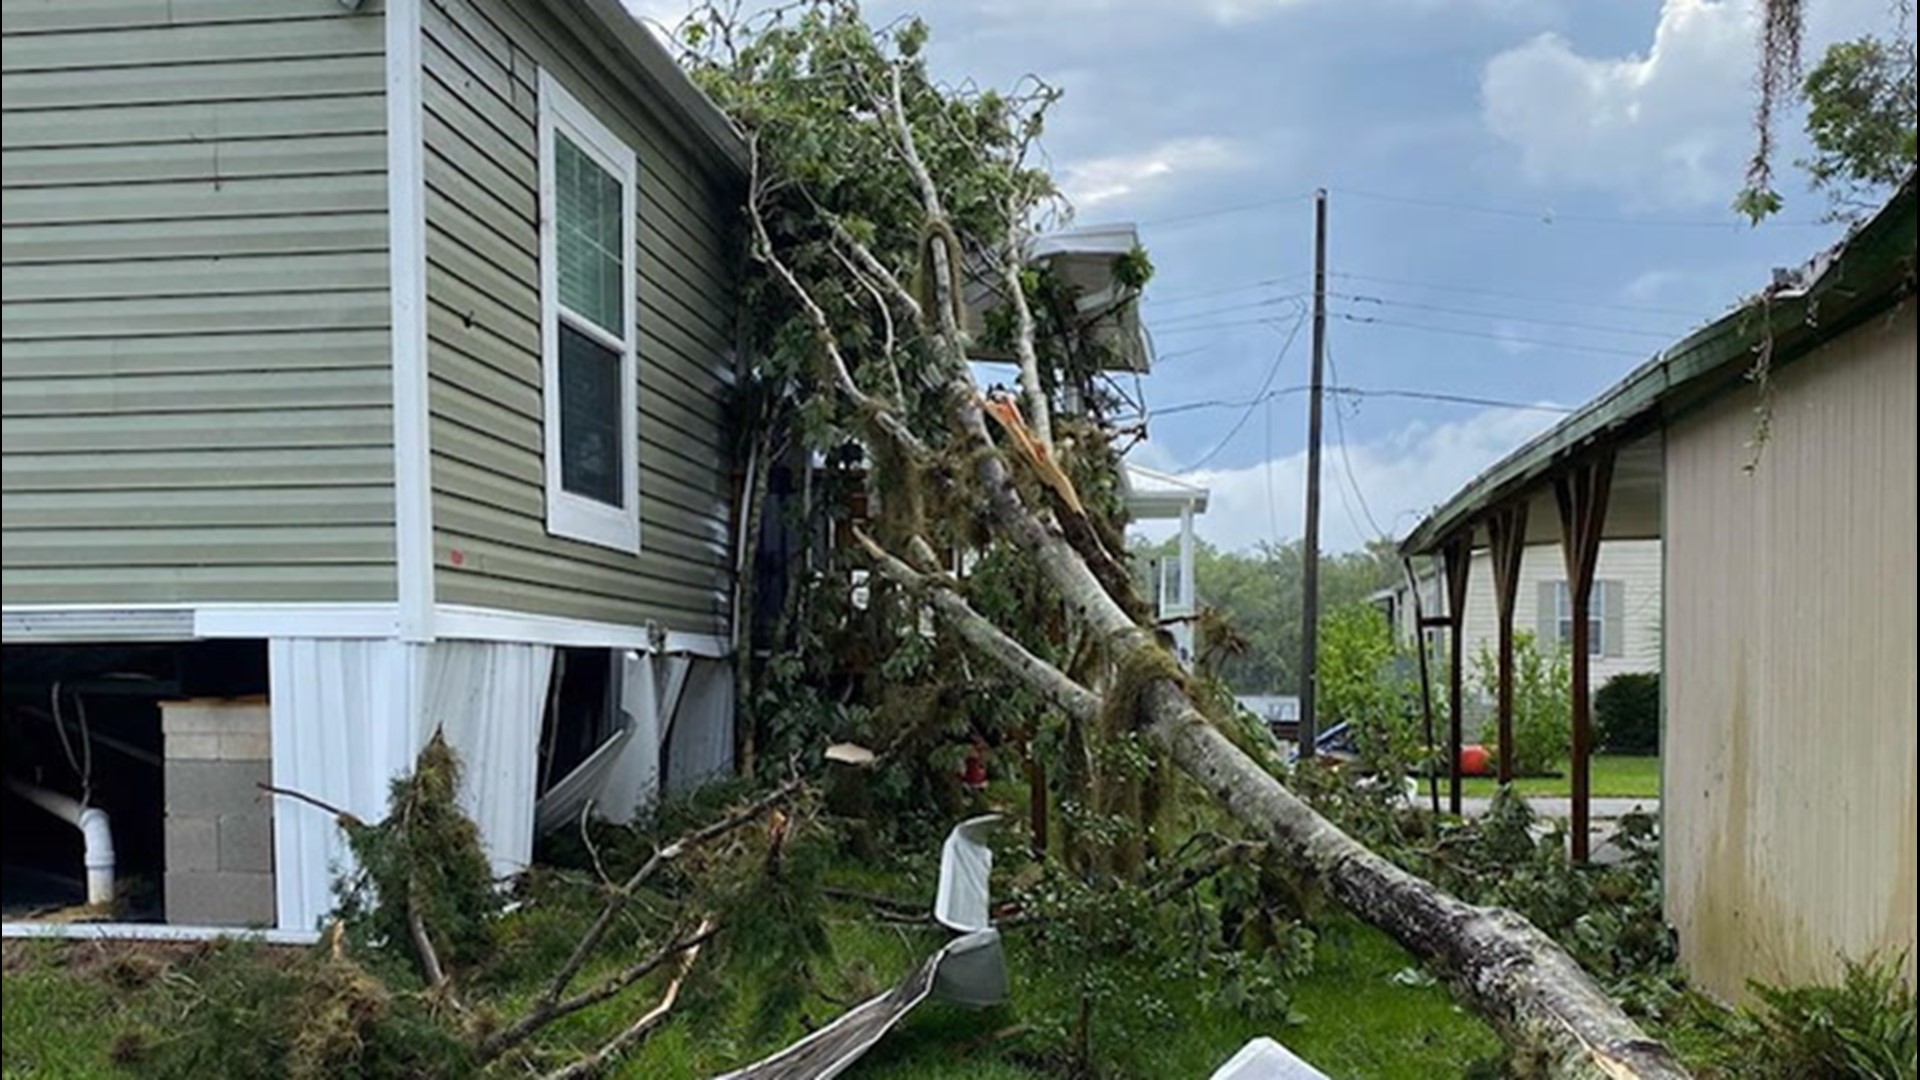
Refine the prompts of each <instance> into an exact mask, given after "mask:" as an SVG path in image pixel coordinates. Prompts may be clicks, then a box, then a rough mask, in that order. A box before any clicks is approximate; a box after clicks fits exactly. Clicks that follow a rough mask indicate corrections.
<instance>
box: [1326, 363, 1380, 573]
mask: <svg viewBox="0 0 1920 1080" xmlns="http://www.w3.org/2000/svg"><path fill="white" fill-rule="evenodd" d="M1327 373H1328V374H1329V375H1332V376H1333V380H1334V382H1336V383H1338V382H1339V381H1340V369H1339V367H1338V366H1337V365H1336V364H1335V363H1334V359H1333V342H1332V341H1331V340H1329V341H1328V342H1327ZM1353 400H1355V401H1359V400H1360V399H1359V398H1357V397H1356V398H1354V399H1353ZM1333 428H1334V432H1335V435H1334V442H1335V444H1336V445H1337V446H1338V447H1339V449H1340V463H1341V465H1342V467H1344V468H1345V470H1346V473H1347V483H1348V484H1349V485H1350V486H1352V488H1353V497H1354V499H1356V500H1357V501H1358V502H1359V503H1360V512H1361V513H1362V514H1365V515H1366V518H1367V524H1369V525H1371V526H1373V535H1374V536H1375V537H1376V538H1380V539H1385V538H1386V535H1387V530H1385V529H1383V528H1381V527H1380V522H1379V520H1378V519H1376V518H1375V517H1374V516H1373V508H1372V507H1370V506H1368V505H1367V496H1366V493H1365V492H1362V491H1361V490H1360V478H1359V477H1357V476H1355V475H1354V473H1353V457H1352V455H1351V454H1349V453H1348V451H1347V420H1346V414H1345V413H1344V412H1343V411H1342V410H1341V403H1340V397H1339V395H1338V394H1336V395H1335V397H1334V400H1333ZM1354 526H1355V527H1354V531H1355V532H1359V531H1360V529H1359V522H1354Z"/></svg>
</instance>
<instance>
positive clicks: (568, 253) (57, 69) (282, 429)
mask: <svg viewBox="0 0 1920 1080" xmlns="http://www.w3.org/2000/svg"><path fill="white" fill-rule="evenodd" d="M0 30H3V32H4V34H3V42H4V76H3V79H4V93H5V101H4V143H3V148H4V155H3V160H4V178H3V179H4V245H3V248H4V251H3V253H0V254H3V262H4V276H5V281H4V285H5V288H4V308H3V311H4V364H5V367H4V424H3V425H0V431H4V440H5V441H4V487H3V488H0V491H3V492H4V498H3V499H0V507H3V508H4V532H3V534H0V538H3V540H4V575H3V580H4V594H3V599H4V632H5V650H6V652H5V671H4V682H5V701H6V713H5V720H4V728H3V729H0V730H4V733H5V739H6V768H7V776H8V788H9V791H10V792H11V794H10V795H9V796H8V798H9V806H8V810H7V818H6V820H7V825H6V832H5V837H6V853H5V854H6V860H7V863H8V867H9V881H10V882H12V881H28V882H33V883H37V886H38V887H36V888H28V889H14V888H12V887H11V886H10V893H11V895H9V896H7V897H6V898H5V900H6V910H7V920H8V922H7V930H8V932H9V933H38V932H49V931H48V930H47V927H48V926H49V923H47V922H36V921H34V920H33V919H31V918H28V917H27V916H29V915H31V914H33V913H35V912H39V911H45V910H48V909H54V910H60V909H62V908H63V906H74V905H70V904H65V901H66V900H67V899H68V898H67V897H65V896H63V895H62V893H61V888H62V883H63V882H65V881H68V880H70V879H73V880H77V879H78V877H79V868H80V866H81V865H82V862H83V861H84V863H85V865H86V866H87V867H89V868H92V867H93V866H94V863H95V862H97V861H99V860H98V859H97V858H96V855H95V853H93V849H92V847H88V848H87V851H86V853H85V854H84V860H83V853H82V851H81V847H82V844H83V831H82V830H80V829H78V828H69V826H70V825H73V824H75V823H74V822H72V821H71V820H69V821H68V822H67V823H63V822H62V820H61V819H62V818H63V817H64V818H68V819H72V818H74V816H75V815H74V813H71V812H68V811H69V810H70V809H71V808H67V809H61V808H63V807H67V803H63V802H60V800H61V799H66V800H68V801H69V802H77V804H78V805H79V806H80V808H81V812H82V813H84V812H86V811H94V810H97V811H100V812H102V813H104V814H106V815H108V816H109V817H110V818H111V821H112V829H111V835H112V836H113V838H114V841H115V842H114V844H113V845H112V847H113V850H114V852H115V854H114V855H113V856H108V858H109V859H110V860H113V859H117V861H118V863H119V864H120V865H119V869H120V871H121V872H120V874H119V880H120V885H119V886H118V887H117V895H116V897H115V899H114V900H113V901H112V902H111V903H107V904H105V905H101V904H98V903H96V904H95V905H94V906H95V907H96V908H99V909H100V910H98V911H96V912H95V913H94V914H95V916H96V917H97V918H98V919H99V920H101V922H99V923H95V924H92V925H95V926H99V925H102V923H104V925H105V927H106V928H107V929H106V931H102V932H138V930H137V928H138V927H139V926H147V925H151V924H155V923H160V922H165V923H170V924H174V925H175V926H183V925H190V926H213V925H252V926H257V927H266V928H273V929H275V930H276V931H277V932H280V933H288V934H303V933H308V932H311V931H312V930H313V929H314V927H315V926H316V924H317V920H318V919H319V918H320V917H321V916H322V915H323V914H324V912H325V911H326V910H327V908H328V906H329V894H328V887H329V885H330V879H331V874H332V872H333V867H334V865H335V864H336V863H337V862H338V861H339V860H340V859H341V858H342V854H343V853H342V849H341V846H340V843H339V839H338V837H337V835H336V831H335V829H334V828H333V826H332V824H331V822H330V821H329V820H328V819H327V817H326V815H325V814H322V813H319V812H317V811H314V810H312V809H311V808H310V807H304V806H302V805H300V804H297V803H289V802H286V801H274V800H269V799H267V798H266V797H265V796H264V795H262V794H261V793H260V791H259V789H258V788H257V786H255V785H251V784H240V783H238V782H237V781H235V782H231V783H230V782H228V781H232V780H233V778H234V777H237V776H239V775H241V774H240V772H235V771H234V770H242V771H244V770H246V769H251V770H253V771H254V772H256V773H258V779H260V780H269V779H270V780H271V781H272V782H273V783H275V784H278V785H280V786H283V787H288V788H294V789H298V790H301V791H304V792H306V793H308V794H311V795H314V796H317V797H320V798H323V799H326V800H327V801H329V802H333V803H336V804H338V805H341V806H343V807H345V808H347V809H349V810H352V811H354V812H356V813H362V814H371V815H375V816H377V815H378V814H379V813H381V811H382V802H383V799H384V792H385V788H386V784H387V781H388V779H389V778H390V777H391V776H392V775H394V774H395V773H396V772H398V771H401V770H404V769H405V768H406V767H407V766H408V764H409V763H410V762H411V760H412V757H413V755H414V753H415V752H417V750H418V749H419V747H420V746H421V745H422V744H423V743H424V741H425V740H426V739H427V738H429V737H430V736H431V735H432V733H433V732H434V731H435V730H440V731H443V732H445V733H446V735H447V737H448V738H449V740H450V741H451V742H452V743H453V744H454V745H455V747H456V748H457V749H458V750H460V752H461V753H462V755H463V757H464V758H465V761H466V764H467V769H468V782H467V792H466V798H467V801H468V804H469V806H470V808H471V809H472V810H473V812H474V814H475V816H476V819H477V820H478V821H479V823H480V825H481V828H482V832H483V835H484V836H485V838H486V840H487V843H488V847H489V851H490V854H491V855H492V857H493V859H494V861H495V863H496V866H497V868H499V869H500V870H501V871H502V872H511V871H512V870H514V869H517V868H519V867H520V866H523V865H524V864H525V863H526V861H527V859H528V858H529V857H530V854H531V847H532V839H533V836H534V833H535V831H536V828H537V827H539V826H541V825H547V824H552V823H554V822H557V821H560V820H565V819H566V818H567V817H568V816H570V815H577V814H578V813H579V812H580V810H581V809H582V808H583V807H585V806H586V805H587V804H588V802H589V800H591V802H592V805H593V806H594V807H595V808H596V809H597V810H599V811H600V812H602V813H605V814H608V815H610V816H613V817H616V818H624V817H627V816H630V815H631V814H633V813H634V812H636V811H637V810H639V809H642V808H644V806H645V805H646V804H647V802H648V801H650V800H651V799H652V798H654V797H656V796H657V794H658V792H659V791H660V790H661V788H662V787H663V786H673V785H686V784H692V783H696V782H698V781H699V780H700V779H702V778H704V777H706V776H711V775H715V774H718V773H721V772H724V771H726V770H728V769H729V768H730V767H731V752H732V684H731V681H730V679H729V677H728V674H727V671H728V668H727V661H726V656H727V654H728V653H729V652H730V650H731V642H732V637H733V628H732V623H731V611H732V609H733V587H734V574H733V567H734V565H735V553H736V547H737V528H736V522H735V517H734V513H733V489H734V486H735V476H734V462H733V461H731V460H730V440H729V437H728V434H727V422H726V417H725V410H726V401H727V399H728V395H729V387H730V384H731V383H732V381H733V379H734V377H735V370H736V368H735V364H736V358H735V354H734V350H733V330H732V326H733V289H734V283H735V279H736V276H737V273H738V268H739V262H740V260H739V256H738V254H737V252H736V250H735V244H734V237H735V234H736V232H737V230H736V224H737V221H736V216H737V209H736V208H737V207H738V205H739V190H740V187H741V185H742V184H743V181H744V177H743V171H742V163H743V160H744V157H743V151H742V146H741V144H740V142H739V140H738V137H737V135H736V133H735V132H734V130H733V129H732V127H731V126H730V125H729V124H728V123H727V121H726V119H725V118H724V117H723V116H722V115H721V114H720V113H719V112H718V111H717V110H716V109H715V108H714V107H713V106H712V105H711V104H710V103H709V102H708V101H707V100H706V99H705V98H704V96H702V95H701V94H700V92H699V91H698V90H697V89H696V88H695V87H694V86H693V84H692V83H691V82H690V81H688V80H687V78H686V77H685V75H684V74H683V73H682V72H681V70H680V69H679V68H678V67H677V66H676V64H675V63H674V61H673V60H672V58H671V57H670V56H669V55H668V54H667V53H666V52H665V50H664V49H662V48H661V46H660V45H658V44H657V43H656V42H655V40H654V39H653V37H652V36H651V34H650V33H649V32H648V31H646V30H645V28H643V27H642V26H641V25H640V24H639V23H638V22H636V21H635V20H634V19H633V18H632V17H631V16H630V15H628V14H627V12H626V11H625V9H624V8H623V7H622V6H621V4H620V3H619V2H618V0H577V2H575V0H387V2H385V3H380V2H378V0H363V2H355V0H87V2H69V0H38V2H35V0H17V2H16V0H8V2H7V4H6V5H5V8H4V23H3V24H0ZM223 717H224V718H226V719H222V718H223ZM76 718H79V719H77V720H76ZM88 718H90V719H88ZM76 726H77V728H78V734H79V737H80V738H81V739H82V740H93V741H98V742H99V743H100V744H101V745H102V746H106V745H107V744H108V743H109V742H112V743H118V744H120V746H121V748H122V749H123V750H124V752H119V751H115V750H112V749H104V750H102V751H101V752H100V753H97V754H94V755H92V761H91V762H90V763H89V765H88V770H87V772H86V774H85V775H80V773H81V770H80V769H78V767H75V766H72V765H71V762H70V761H69V760H68V759H67V757H66V756H64V755H62V754H61V753H60V752H59V751H58V750H57V749H52V750H50V749H49V748H50V747H54V748H57V747H58V746H60V745H62V744H63V740H64V743H65V744H67V745H70V744H71V740H72V737H73V735H74V734H75V733H76ZM255 728H258V731H255V730H254V729H255ZM216 763H217V764H219V765H221V766H223V767H224V766H231V767H232V768H228V769H226V771H225V772H220V771H219V770H218V769H215V770H214V771H213V772H209V771H208V769H210V768H213V767H214V765H215V764H216ZM228 773H232V774H233V775H232V776H228V775H227V774H228ZM249 775H251V774H249ZM208 777H214V779H208ZM221 777H225V779H220V778H221ZM16 781H17V783H16ZM222 785H224V788H222ZM214 789H222V790H226V789H230V790H227V794H226V795H224V796H219V797H216V796H214V795H210V794H209V792H210V791H213V790H214ZM14 798H20V799H23V800H26V802H28V803H32V804H34V805H37V806H38V807H39V808H40V810H44V811H47V812H45V813H41V812H39V811H36V810H30V809H26V808H23V807H16V806H15V805H14V804H13V802H12V800H13V799H14ZM223 799H224V802H223V801H222V800H223ZM209 822H212V823H213V824H211V825H210V824H208V823H209ZM196 830H197V831H196ZM208 830H211V832H209V831H208ZM229 831H231V833H232V835H233V836H235V837H240V836H243V835H254V834H257V835H258V836H259V837H261V838H262V839H261V840H260V842H259V843H258V844H255V845H254V847H257V848H260V849H261V850H260V851H256V852H254V853H253V854H252V855H251V856H247V857H242V856H243V854H244V852H242V851H241V848H243V847H244V846H245V845H244V844H242V842H241V841H240V840H235V841H233V843H231V844H230V843H229V842H228V839H227V837H228V832H229ZM88 835H91V834H88ZM209 835H211V836H212V837H213V839H212V840H211V841H208V840H206V837H207V836H209ZM209 844H210V845H211V846H210V847H209V846H208V845H209ZM262 845H265V846H264V847H263V846H262ZM230 848H232V849H234V850H232V851H230V850H229V849H230ZM230 855H231V856H232V857H231V858H229V856H230ZM16 867H18V868H19V869H20V871H21V872H20V873H19V874H16V873H15V872H14V870H15V868H16ZM141 883H144V885H143V884H141ZM96 899H97V898H96ZM66 925H73V924H71V923H68V924H66ZM79 925H83V926H84V925H88V924H86V923H84V922H83V923H81V924H79ZM130 927H132V928H134V929H129V928H130ZM62 932H72V931H62Z"/></svg>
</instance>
